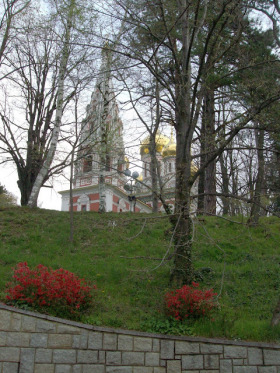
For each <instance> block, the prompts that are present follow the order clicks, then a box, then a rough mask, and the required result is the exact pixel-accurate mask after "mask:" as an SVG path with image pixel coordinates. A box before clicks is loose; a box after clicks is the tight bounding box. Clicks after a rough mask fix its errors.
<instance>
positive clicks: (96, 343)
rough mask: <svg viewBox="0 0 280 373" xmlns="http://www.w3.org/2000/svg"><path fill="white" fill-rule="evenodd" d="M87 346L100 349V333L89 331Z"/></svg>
mask: <svg viewBox="0 0 280 373" xmlns="http://www.w3.org/2000/svg"><path fill="white" fill-rule="evenodd" d="M88 348H89V349H91V350H101V349H102V333H98V332H97V333H89V336H88Z"/></svg>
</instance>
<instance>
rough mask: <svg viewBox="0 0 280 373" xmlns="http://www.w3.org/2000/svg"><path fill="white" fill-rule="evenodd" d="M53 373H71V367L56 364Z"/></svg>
mask: <svg viewBox="0 0 280 373" xmlns="http://www.w3.org/2000/svg"><path fill="white" fill-rule="evenodd" d="M55 373H72V366H71V365H67V364H57V365H56V366H55Z"/></svg>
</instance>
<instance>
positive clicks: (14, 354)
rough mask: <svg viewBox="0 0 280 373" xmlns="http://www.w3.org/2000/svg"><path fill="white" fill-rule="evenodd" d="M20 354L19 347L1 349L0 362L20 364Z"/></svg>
mask: <svg viewBox="0 0 280 373" xmlns="http://www.w3.org/2000/svg"><path fill="white" fill-rule="evenodd" d="M19 354H20V349H19V348H17V347H0V361H4V362H7V363H8V362H9V363H18V362H19Z"/></svg>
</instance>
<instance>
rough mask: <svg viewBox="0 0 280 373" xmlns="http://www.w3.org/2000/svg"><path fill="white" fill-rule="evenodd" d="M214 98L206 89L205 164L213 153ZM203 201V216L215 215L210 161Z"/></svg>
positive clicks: (213, 166)
mask: <svg viewBox="0 0 280 373" xmlns="http://www.w3.org/2000/svg"><path fill="white" fill-rule="evenodd" d="M214 99H215V96H214V90H213V89H211V88H207V89H206V92H205V96H204V101H205V104H204V110H203V116H204V122H205V139H204V145H205V162H207V161H208V159H209V158H211V157H212V155H213V152H215V148H216V147H215V106H214V104H215V101H214ZM204 189H205V201H204V210H205V214H206V215H207V214H209V215H215V214H216V195H215V193H216V162H215V161H212V162H210V163H209V164H208V166H207V167H206V168H205V180H204Z"/></svg>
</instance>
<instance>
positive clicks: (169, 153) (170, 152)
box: [162, 131, 176, 157]
mask: <svg viewBox="0 0 280 373" xmlns="http://www.w3.org/2000/svg"><path fill="white" fill-rule="evenodd" d="M162 156H163V157H175V156H176V144H175V142H174V138H173V131H171V138H170V140H169V142H168V143H167V144H166V145H165V147H164V148H163V150H162Z"/></svg>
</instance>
